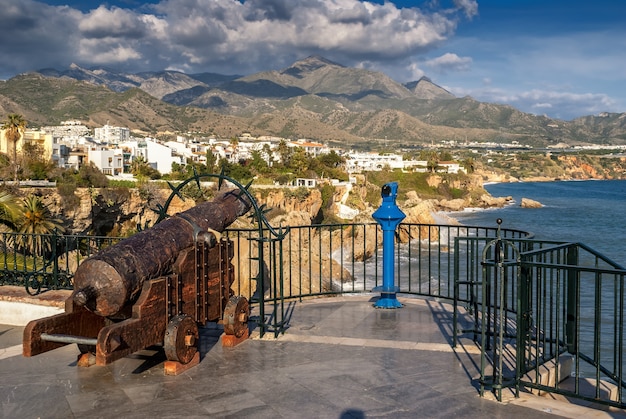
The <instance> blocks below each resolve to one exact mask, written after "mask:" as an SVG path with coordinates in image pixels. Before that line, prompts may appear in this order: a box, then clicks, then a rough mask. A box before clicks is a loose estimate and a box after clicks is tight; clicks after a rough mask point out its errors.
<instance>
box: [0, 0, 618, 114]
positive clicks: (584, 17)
mask: <svg viewBox="0 0 626 419" xmlns="http://www.w3.org/2000/svg"><path fill="white" fill-rule="evenodd" d="M0 27H1V28H3V30H2V31H0V79H7V78H10V77H12V76H14V75H15V74H18V73H21V72H27V71H33V70H38V69H41V68H46V67H53V68H57V69H64V68H67V67H68V66H69V65H70V64H71V63H76V64H78V65H81V66H84V67H88V68H91V67H107V68H112V69H117V70H122V71H130V72H136V71H146V70H162V69H171V70H180V71H184V72H186V73H198V72H215V73H222V74H243V75H245V74H251V73H254V72H258V71H263V70H272V69H281V68H284V67H287V66H288V65H290V64H291V63H293V62H294V61H296V60H298V59H301V58H305V57H307V56H309V55H312V54H318V55H322V56H324V57H326V58H328V59H331V60H333V61H335V62H338V63H340V64H344V65H347V66H354V67H360V68H367V69H371V70H375V71H382V72H384V73H386V74H387V75H389V76H390V77H392V78H394V79H395V80H397V81H399V82H407V81H412V80H417V79H419V78H420V77H421V76H427V77H429V78H430V79H431V80H433V81H434V82H435V83H437V84H439V85H441V86H443V87H445V88H446V89H448V90H450V91H451V92H452V93H454V94H455V95H457V96H459V97H460V96H465V95H469V96H472V97H474V98H475V99H477V100H480V101H485V102H494V103H505V104H509V105H511V106H514V107H515V108H517V109H520V110H522V111H524V112H530V113H534V114H546V115H548V116H551V117H553V118H558V119H565V120H570V119H573V118H576V117H579V116H583V115H596V114H599V113H601V112H626V53H625V51H626V2H623V1H618V0H595V1H593V2H591V1H577V0H541V1H539V0H523V1H522V0H518V1H516V0H429V1H399V0H398V1H387V2H385V1H383V0H376V1H370V2H366V1H361V0H245V1H238V0H161V1H156V0H151V1H149V2H145V1H139V0H116V1H107V2H98V1H86V0H85V1H71V0H66V1H64V0H42V1H34V0H2V14H0Z"/></svg>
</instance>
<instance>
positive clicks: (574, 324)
mask: <svg viewBox="0 0 626 419" xmlns="http://www.w3.org/2000/svg"><path fill="white" fill-rule="evenodd" d="M566 258H567V264H568V265H572V266H576V265H578V247H576V246H575V245H573V246H570V247H569V248H568V249H567V255H566ZM578 286H579V284H578V270H577V269H575V268H568V269H567V291H566V292H567V304H566V321H565V340H566V345H567V351H568V352H569V353H571V354H576V353H577V348H578V344H577V343H578V342H577V330H578V303H579V298H578V296H579V292H578Z"/></svg>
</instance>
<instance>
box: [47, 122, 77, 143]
mask: <svg viewBox="0 0 626 419" xmlns="http://www.w3.org/2000/svg"><path fill="white" fill-rule="evenodd" d="M41 130H42V131H45V132H46V133H48V134H52V138H55V139H57V138H58V139H75V138H79V137H87V136H89V128H87V126H85V125H84V124H83V123H82V122H81V121H63V122H61V125H53V126H46V127H42V128H41Z"/></svg>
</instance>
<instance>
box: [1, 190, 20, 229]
mask: <svg viewBox="0 0 626 419" xmlns="http://www.w3.org/2000/svg"><path fill="white" fill-rule="evenodd" d="M20 215H21V206H20V204H19V202H18V201H17V200H16V199H15V197H14V196H13V195H11V194H10V193H9V192H6V191H0V224H1V225H4V226H6V227H8V228H9V229H11V230H15V228H16V226H17V223H18V220H19V219H20Z"/></svg>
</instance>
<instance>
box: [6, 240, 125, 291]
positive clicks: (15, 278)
mask: <svg viewBox="0 0 626 419" xmlns="http://www.w3.org/2000/svg"><path fill="white" fill-rule="evenodd" d="M119 240H121V239H120V238H111V237H96V236H82V235H60V234H22V233H0V246H1V247H0V251H1V253H0V285H18V286H24V287H25V288H26V291H27V292H28V293H29V294H31V295H36V294H39V293H40V292H42V291H44V290H47V289H72V279H73V278H74V272H75V271H76V268H77V267H78V265H79V264H80V263H81V262H82V261H83V260H85V259H86V258H88V257H89V256H91V255H92V254H94V253H97V252H98V251H99V250H101V249H103V248H105V247H107V246H110V245H112V244H114V243H116V242H118V241H119Z"/></svg>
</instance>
